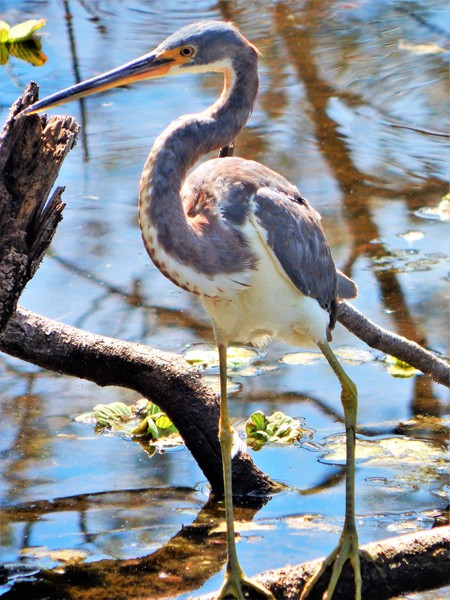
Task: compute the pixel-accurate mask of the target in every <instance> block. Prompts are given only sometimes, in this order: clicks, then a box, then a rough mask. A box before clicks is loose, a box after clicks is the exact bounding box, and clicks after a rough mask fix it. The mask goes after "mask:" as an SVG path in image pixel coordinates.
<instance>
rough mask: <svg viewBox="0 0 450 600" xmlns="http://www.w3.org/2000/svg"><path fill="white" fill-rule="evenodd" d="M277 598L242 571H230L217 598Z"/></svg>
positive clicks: (266, 599) (269, 599) (271, 599)
mask: <svg viewBox="0 0 450 600" xmlns="http://www.w3.org/2000/svg"><path fill="white" fill-rule="evenodd" d="M225 598H235V599H236V600H275V596H274V595H273V594H272V592H270V591H269V590H267V589H266V588H265V587H264V586H263V585H261V584H260V583H257V582H256V581H254V580H253V579H250V578H248V577H246V576H245V575H244V573H243V572H242V571H238V572H237V573H236V572H228V573H227V574H226V576H225V581H224V584H223V586H222V588H221V589H220V592H219V595H218V596H217V600H225Z"/></svg>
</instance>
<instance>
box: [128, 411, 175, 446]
mask: <svg viewBox="0 0 450 600" xmlns="http://www.w3.org/2000/svg"><path fill="white" fill-rule="evenodd" d="M177 434H178V429H177V428H176V427H175V425H174V424H173V423H172V421H171V420H170V419H169V417H168V416H167V415H166V414H165V413H164V412H163V411H162V410H161V409H160V408H159V407H158V406H156V404H153V402H149V403H148V405H147V410H146V414H145V417H144V418H143V419H142V421H141V422H140V423H139V425H138V426H137V427H135V428H134V429H133V430H132V431H131V432H130V435H131V436H132V437H138V438H150V439H152V440H159V439H160V438H163V437H168V436H170V435H177Z"/></svg>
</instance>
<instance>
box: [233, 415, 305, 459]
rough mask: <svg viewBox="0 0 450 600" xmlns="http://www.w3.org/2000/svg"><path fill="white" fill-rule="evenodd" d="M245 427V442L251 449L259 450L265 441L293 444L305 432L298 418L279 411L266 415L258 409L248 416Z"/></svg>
mask: <svg viewBox="0 0 450 600" xmlns="http://www.w3.org/2000/svg"><path fill="white" fill-rule="evenodd" d="M245 429H246V433H247V444H248V446H249V447H250V448H253V450H260V449H261V448H262V447H263V446H264V445H265V444H267V443H272V444H283V445H289V444H293V443H294V442H296V441H298V440H300V439H301V438H302V437H303V436H304V435H305V432H306V430H305V429H304V428H302V427H301V425H300V421H299V420H298V419H293V418H292V417H289V416H288V415H285V414H284V413H283V412H281V411H276V412H274V413H273V414H272V415H271V416H266V415H265V414H264V413H263V412H262V411H260V410H258V411H256V412H254V413H253V414H252V415H251V416H250V417H249V418H248V420H247V422H246V424H245Z"/></svg>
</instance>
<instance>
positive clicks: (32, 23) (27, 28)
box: [8, 19, 45, 42]
mask: <svg viewBox="0 0 450 600" xmlns="http://www.w3.org/2000/svg"><path fill="white" fill-rule="evenodd" d="M44 25H45V19H40V20H37V19H30V20H29V21H24V22H23V23H19V24H18V25H14V27H11V29H10V30H9V32H8V41H9V42H23V41H24V40H28V39H30V37H31V36H32V35H33V33H34V32H35V31H37V30H38V29H40V28H41V27H44Z"/></svg>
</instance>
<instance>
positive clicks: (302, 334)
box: [22, 21, 361, 600]
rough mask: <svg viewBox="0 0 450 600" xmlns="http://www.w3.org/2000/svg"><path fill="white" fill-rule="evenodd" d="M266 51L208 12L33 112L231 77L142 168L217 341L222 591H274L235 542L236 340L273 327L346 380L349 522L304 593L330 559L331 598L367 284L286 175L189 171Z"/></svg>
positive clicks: (155, 257)
mask: <svg viewBox="0 0 450 600" xmlns="http://www.w3.org/2000/svg"><path fill="white" fill-rule="evenodd" d="M259 54H260V53H259V51H258V50H257V48H256V47H255V46H254V45H253V44H252V43H251V42H250V41H249V40H247V39H246V38H245V37H244V36H243V35H242V33H241V32H240V31H239V30H238V28H237V27H235V26H234V25H233V24H232V23H228V22H222V21H202V22H197V23H194V24H191V25H187V26H184V27H182V28H181V29H180V30H178V31H177V32H176V33H174V34H172V35H170V36H169V37H168V38H167V39H165V40H164V41H163V42H162V43H161V44H160V45H159V46H157V47H156V48H155V49H154V50H153V51H151V52H149V53H147V54H145V55H144V56H141V57H140V58H137V59H135V60H132V61H130V62H128V63H127V64H125V65H123V66H121V67H118V68H116V69H113V70H111V71H108V72H106V73H104V74H102V75H98V76H95V77H92V78H90V79H88V80H86V81H84V82H81V83H78V84H76V85H73V86H71V87H69V88H67V89H65V90H62V91H60V92H57V93H56V94H53V95H51V96H48V97H47V98H45V99H43V100H40V101H38V102H36V103H35V104H33V105H31V106H30V107H28V108H26V109H25V110H24V111H23V112H22V115H29V114H33V113H37V112H39V111H42V110H44V109H48V108H51V107H54V106H57V105H59V104H63V103H65V102H68V101H71V100H75V99H78V98H82V97H84V96H87V95H89V94H94V93H97V92H101V91H104V90H107V89H109V88H112V87H115V86H119V85H124V84H131V83H134V82H137V81H140V80H144V79H153V78H157V77H165V76H169V75H181V74H183V73H206V72H219V73H221V74H222V75H223V81H224V84H223V90H222V93H221V95H220V97H219V98H218V99H217V100H216V101H215V102H214V103H213V104H212V105H211V106H210V107H209V108H207V109H206V110H204V111H203V112H200V113H198V114H192V115H185V116H181V117H179V118H178V119H176V120H175V121H174V122H173V123H171V124H170V125H169V126H168V127H167V129H165V131H164V132H163V133H161V134H160V135H159V136H158V137H157V139H156V141H155V142H154V144H153V147H152V149H151V151H150V154H149V156H148V158H147V161H146V163H145V166H144V170H143V172H142V176H141V182H140V189H139V208H138V212H139V223H140V228H141V233H142V238H143V242H144V245H145V248H146V250H147V252H148V254H149V256H150V258H151V260H152V261H153V262H154V264H155V265H156V266H157V267H158V269H159V270H160V271H161V273H163V275H165V276H166V277H167V278H168V279H170V280H171V281H172V282H173V283H175V284H176V285H177V286H179V287H181V288H183V289H185V290H187V291H188V292H191V293H192V294H196V295H197V296H199V297H200V298H201V300H202V303H203V305H204V307H205V309H206V311H207V313H208V314H209V317H210V319H211V322H212V329H213V332H214V337H215V342H216V345H217V349H218V355H219V374H220V375H219V377H220V422H219V440H220V447H221V455H222V467H223V482H224V502H225V518H226V540H227V562H226V570H225V578H224V583H223V585H222V587H221V590H220V592H219V596H218V597H219V598H226V597H230V596H231V597H234V598H237V599H238V600H242V599H243V598H245V597H248V595H250V597H252V598H254V597H264V598H273V595H272V594H271V592H270V591H269V590H267V589H266V588H264V587H263V586H261V585H260V584H259V583H257V582H256V581H254V580H253V579H251V578H249V577H247V576H246V575H245V574H244V572H243V570H242V568H241V566H240V563H239V559H238V555H237V550H236V543H235V531H234V518H233V493H232V455H233V451H234V450H233V441H234V430H233V427H232V424H231V421H230V417H229V412H228V403H227V348H228V345H229V344H230V343H231V342H242V343H245V342H253V343H254V344H256V345H261V344H264V343H267V342H268V341H269V340H270V339H272V338H276V339H280V340H282V341H284V342H287V343H288V344H290V345H294V346H303V347H310V346H317V347H318V348H320V350H321V351H322V353H323V355H324V356H325V358H326V359H327V361H328V363H329V365H330V366H331V368H332V370H333V371H334V373H335V374H336V376H337V378H338V379H339V382H340V385H341V401H342V405H343V410H344V422H345V430H346V467H345V469H346V490H345V493H346V503H345V521H344V527H343V530H342V533H341V536H340V539H339V542H338V544H337V546H336V548H335V549H334V550H333V551H332V552H331V554H330V555H329V556H328V557H327V558H325V559H324V561H323V562H322V565H321V567H320V568H319V569H318V571H317V572H316V573H315V574H314V575H313V576H312V578H311V579H310V580H309V581H308V583H307V585H306V586H305V588H304V590H303V593H302V596H301V598H302V600H304V599H305V598H307V597H308V595H309V594H310V592H311V591H312V589H314V587H315V586H316V583H317V581H318V580H319V579H320V578H321V577H322V575H323V574H324V572H325V571H326V570H327V568H328V567H332V569H331V577H330V580H329V583H328V587H327V591H326V592H325V595H324V598H328V599H329V598H331V597H332V595H333V592H334V590H335V587H336V585H337V583H338V581H339V578H340V575H341V572H342V568H343V566H344V564H345V563H346V562H347V560H349V561H350V562H351V565H352V567H353V572H354V582H355V586H354V587H355V598H356V599H358V600H359V599H360V598H361V574H360V564H359V550H358V536H357V530H356V522H355V521H356V520H355V430H356V415H357V389H356V386H355V384H354V383H353V381H352V380H351V379H350V378H349V376H348V375H347V374H346V373H345V371H344V369H343V368H342V366H341V364H340V363H339V361H338V359H337V358H336V356H335V354H334V353H333V351H332V349H331V347H330V345H329V342H330V341H331V331H332V329H333V327H334V325H335V322H336V311H337V305H338V302H339V301H342V300H345V299H351V298H354V297H355V296H356V294H357V287H356V284H355V283H354V282H353V281H352V280H351V279H349V278H348V277H346V276H345V275H344V274H343V273H341V272H340V271H339V270H338V269H337V268H336V266H335V264H334V261H333V258H332V255H331V251H330V248H329V245H328V243H327V241H326V238H325V235H324V232H323V229H322V226H321V223H320V215H319V214H318V213H317V212H316V211H315V210H314V209H313V208H312V206H311V205H310V203H309V202H308V200H306V198H304V197H303V196H302V195H301V194H300V192H299V191H298V189H297V188H296V187H295V186H294V185H293V184H291V183H290V182H288V181H287V180H286V179H285V178H284V177H283V176H281V175H279V174H278V173H276V172H275V171H273V170H271V169H270V168H268V167H266V166H264V165H262V164H260V163H258V162H255V161H252V160H246V159H244V158H240V157H237V156H225V157H217V158H213V159H210V160H206V161H205V162H203V163H202V164H200V166H198V167H197V168H196V169H195V170H194V171H192V172H190V171H191V168H192V167H193V166H194V165H195V164H196V163H197V161H198V160H199V159H200V158H201V157H203V156H204V155H206V154H208V153H209V152H211V151H213V150H217V149H219V148H223V147H230V146H231V145H232V144H233V143H234V140H235V138H236V136H237V135H238V133H239V132H240V131H241V129H242V128H243V127H244V126H245V124H246V122H247V120H248V118H249V116H250V114H251V112H252V109H253V105H254V102H255V98H256V95H257V91H258V56H259ZM225 154H227V153H225Z"/></svg>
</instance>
